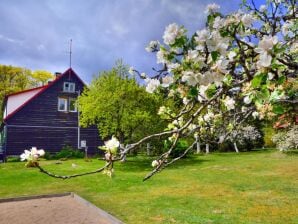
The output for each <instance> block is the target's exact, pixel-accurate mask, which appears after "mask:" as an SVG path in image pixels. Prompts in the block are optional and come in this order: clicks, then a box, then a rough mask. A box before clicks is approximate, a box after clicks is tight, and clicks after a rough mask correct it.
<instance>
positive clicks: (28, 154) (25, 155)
mask: <svg viewBox="0 0 298 224" xmlns="http://www.w3.org/2000/svg"><path fill="white" fill-rule="evenodd" d="M20 157H21V161H25V160H29V158H30V157H31V152H30V151H28V150H24V153H22V154H21V155H20Z"/></svg>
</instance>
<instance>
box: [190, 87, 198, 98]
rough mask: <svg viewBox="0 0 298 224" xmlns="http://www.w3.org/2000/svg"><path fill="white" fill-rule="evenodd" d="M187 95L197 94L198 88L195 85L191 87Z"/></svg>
mask: <svg viewBox="0 0 298 224" xmlns="http://www.w3.org/2000/svg"><path fill="white" fill-rule="evenodd" d="M188 94H189V96H191V97H193V96H197V95H198V90H197V88H196V87H192V88H191V89H190V90H189V93H188Z"/></svg>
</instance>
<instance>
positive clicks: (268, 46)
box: [255, 36, 278, 68]
mask: <svg viewBox="0 0 298 224" xmlns="http://www.w3.org/2000/svg"><path fill="white" fill-rule="evenodd" d="M277 43H278V38H277V37H276V36H274V37H272V36H264V37H263V39H262V40H261V41H260V42H259V45H258V47H257V48H255V51H256V52H257V53H259V61H258V63H257V66H258V67H259V68H263V67H265V68H267V67H270V66H271V61H272V56H271V54H270V53H271V50H272V49H273V47H274V45H276V44H277Z"/></svg>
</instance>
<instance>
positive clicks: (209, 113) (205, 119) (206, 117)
mask: <svg viewBox="0 0 298 224" xmlns="http://www.w3.org/2000/svg"><path fill="white" fill-rule="evenodd" d="M213 117H214V113H212V112H208V113H207V114H205V115H204V121H206V122H210V121H211V120H212V119H213Z"/></svg>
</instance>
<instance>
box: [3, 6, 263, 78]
mask: <svg viewBox="0 0 298 224" xmlns="http://www.w3.org/2000/svg"><path fill="white" fill-rule="evenodd" d="M260 1H261V0H260ZM264 1H265V0H264ZM213 2H216V3H218V4H220V5H221V12H224V13H227V12H230V11H235V10H236V9H237V8H238V6H239V4H240V3H241V0H88V1H86V0H43V1H40V0H26V1H23V0H0V27H1V28H0V64H6V65H14V66H21V67H26V68H29V69H32V70H37V69H41V70H48V71H50V72H52V73H54V72H57V71H59V72H63V71H65V70H66V69H67V68H68V67H69V54H68V51H69V40H70V39H72V40H73V47H72V51H73V55H72V67H73V69H74V70H75V71H76V72H77V73H78V74H79V75H80V76H81V77H82V79H83V80H85V81H86V82H90V81H91V79H92V76H93V75H94V74H97V73H98V72H99V71H103V70H109V69H110V68H111V67H112V66H113V65H114V63H115V61H116V60H117V59H120V58H121V59H123V60H124V62H125V63H126V64H128V65H130V66H133V67H134V68H136V69H138V70H139V71H141V72H143V71H145V72H146V73H150V72H151V68H152V67H156V62H155V55H153V54H150V53H147V52H146V51H145V47H146V45H147V44H148V42H149V41H150V40H161V37H162V35H163V32H164V28H165V26H167V25H168V24H170V23H173V22H176V23H178V24H181V25H184V26H185V27H186V28H187V29H188V30H189V32H190V33H192V32H194V31H196V30H197V29H199V28H202V27H203V25H204V23H205V17H206V14H204V10H205V7H206V5H207V4H209V3H213Z"/></svg>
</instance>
